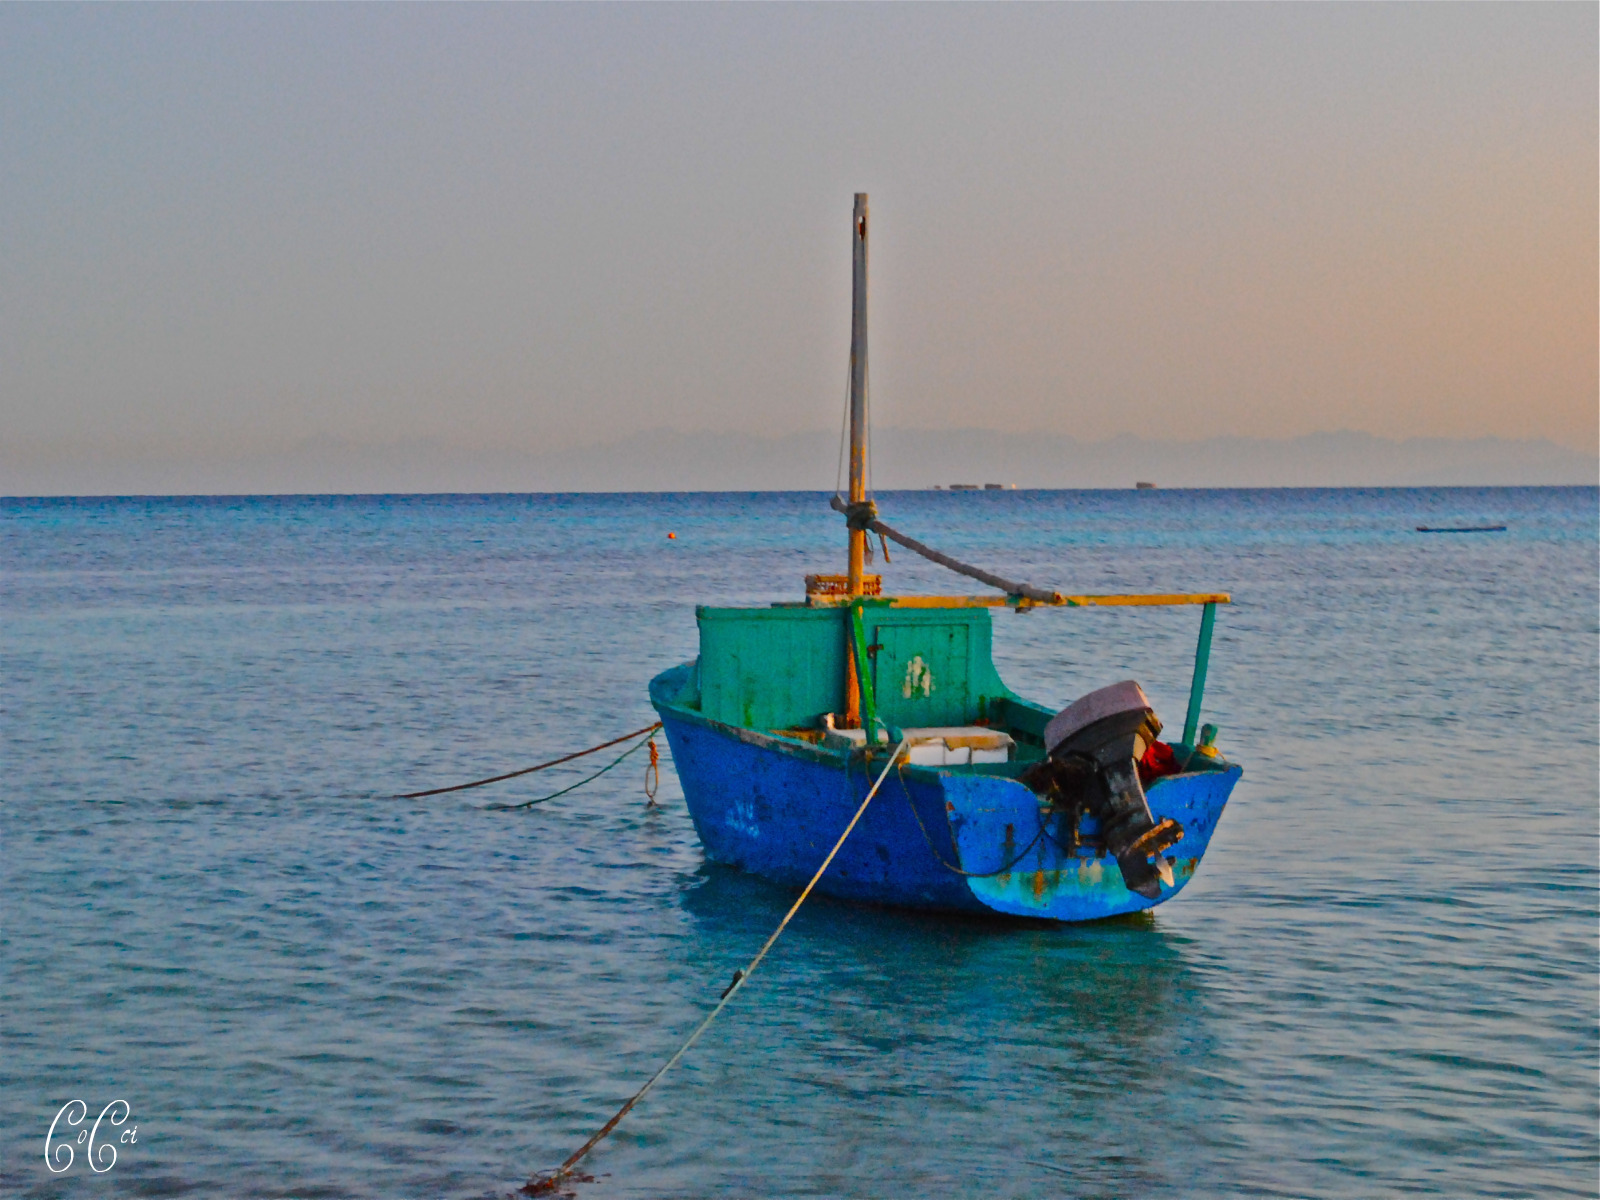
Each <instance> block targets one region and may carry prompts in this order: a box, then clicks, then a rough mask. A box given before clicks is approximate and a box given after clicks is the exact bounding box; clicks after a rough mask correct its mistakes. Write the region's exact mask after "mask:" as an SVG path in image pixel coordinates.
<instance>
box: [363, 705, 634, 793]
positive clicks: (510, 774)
mask: <svg viewBox="0 0 1600 1200" xmlns="http://www.w3.org/2000/svg"><path fill="white" fill-rule="evenodd" d="M660 728H661V722H660V721H657V722H656V723H655V724H654V725H646V726H645V727H644V728H643V729H635V730H634V731H633V732H632V733H625V734H623V735H622V736H621V737H619V738H612V739H611V740H610V741H609V742H601V743H600V744H599V745H598V746H590V747H589V748H588V749H587V750H579V751H578V752H577V753H576V754H565V755H562V756H561V757H560V758H552V759H551V760H550V761H549V762H546V763H540V764H539V765H538V766H536V767H524V768H522V770H520V771H507V772H506V773H505V774H504V775H491V776H490V777H489V778H488V779H475V780H473V781H472V782H471V783H457V784H453V785H452V786H450V787H442V788H429V789H428V790H427V791H425V792H402V793H401V794H400V795H398V796H390V797H389V799H391V800H420V799H422V798H423V797H424V796H442V795H444V794H445V793H446V792H464V791H466V790H467V789H468V788H475V787H482V786H483V785H484V784H486V783H499V782H500V781H501V780H502V779H515V778H516V777H517V776H518V775H531V774H533V773H534V772H535V771H543V770H544V769H545V768H546V767H558V766H560V765H561V764H562V763H564V762H571V761H572V760H573V759H575V758H582V757H583V756H584V755H586V754H593V753H595V752H596V751H598V750H605V749H607V748H609V747H611V746H617V745H621V744H622V743H623V742H626V741H628V740H629V739H630V738H636V737H642V736H643V735H644V734H647V733H654V732H655V731H656V730H658V729H660Z"/></svg>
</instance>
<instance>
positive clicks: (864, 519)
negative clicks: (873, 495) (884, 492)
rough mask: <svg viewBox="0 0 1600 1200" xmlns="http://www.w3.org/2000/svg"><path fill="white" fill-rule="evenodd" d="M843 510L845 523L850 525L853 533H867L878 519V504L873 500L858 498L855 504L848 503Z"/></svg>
mask: <svg viewBox="0 0 1600 1200" xmlns="http://www.w3.org/2000/svg"><path fill="white" fill-rule="evenodd" d="M842 511H843V512H844V519H845V524H846V525H848V526H849V527H850V532H851V533H866V532H867V531H868V530H869V529H871V528H872V523H873V522H874V521H876V520H877V519H878V506H877V504H876V503H875V502H874V501H871V500H857V501H855V502H854V503H853V504H846V505H845V506H844V508H843V510H842Z"/></svg>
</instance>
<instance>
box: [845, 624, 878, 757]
mask: <svg viewBox="0 0 1600 1200" xmlns="http://www.w3.org/2000/svg"><path fill="white" fill-rule="evenodd" d="M861 608H862V605H861V601H859V600H857V601H856V602H855V603H854V604H852V605H851V606H850V631H851V633H852V634H853V635H854V636H853V637H852V638H851V639H850V640H851V641H852V642H854V643H855V655H856V683H857V685H858V687H859V689H860V692H861V728H863V729H865V730H866V731H867V745H868V746H871V745H873V744H875V743H876V742H877V740H878V730H877V725H878V713H877V705H875V704H874V703H873V700H872V676H870V675H868V674H867V626H866V622H865V621H863V620H862V619H861Z"/></svg>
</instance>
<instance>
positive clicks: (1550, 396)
mask: <svg viewBox="0 0 1600 1200" xmlns="http://www.w3.org/2000/svg"><path fill="white" fill-rule="evenodd" d="M1597 63H1600V8H1597V7H1596V6H1595V5H1593V4H1557V5H1543V4H1515V5H1498V4H1473V5H1454V4H1427V5H1408V4H1386V5H1323V4H1292V5H1291V4H1253V5H1215V6H1214V5H1205V4H1185V5H1154V4H1149V5H1099V4H1073V5H1065V6H1045V5H1027V6H1021V5H1018V6H1002V5H990V6H965V5H937V6H922V5H894V6H870V5H869V6H840V5H817V6H786V5H765V4H763V5H731V6H722V5H694V6H676V5H669V4H663V5H650V6H642V7H641V6H632V5H626V4H622V5H592V6H591V5H583V6H563V5H537V6H513V5H490V6H457V5H451V6H429V5H403V6H372V5H360V6H333V5H312V6H300V5H297V6H289V5H273V6H251V5H226V6H176V5H163V6H83V7H79V6H71V5H6V6H3V7H0V111H3V113H4V119H3V120H0V263H3V264H4V265H3V267H0V425H3V434H0V440H3V441H4V443H5V447H4V449H5V451H6V453H8V454H10V455H12V456H13V457H17V456H22V457H25V458H28V459H29V460H31V461H34V462H36V463H49V462H56V461H59V462H62V463H71V462H72V461H74V460H83V459H86V458H92V459H95V460H96V461H110V460H112V459H116V458H117V457H118V456H126V457H138V456H139V455H150V454H161V455H166V456H169V457H171V456H177V457H180V458H181V457H184V456H188V457H191V458H194V459H196V460H200V459H204V458H206V457H208V456H210V457H213V458H214V457H217V456H224V457H226V456H229V455H233V456H237V455H241V454H251V453H268V452H277V451H280V450H282V449H283V448H284V447H289V446H293V445H296V444H299V443H303V442H305V441H307V440H317V439H321V440H323V441H327V442H333V443H338V444H346V443H348V444H352V445H372V444H387V443H397V442H407V443H412V442H417V441H422V442H428V441H432V442H436V443H440V444H448V445H450V446H453V447H459V448H466V449H468V450H471V449H474V448H476V449H482V450H485V451H489V450H492V451H494V452H495V453H502V454H503V453H525V454H529V455H550V454H559V453H561V452H562V451H564V450H567V449H569V448H573V447H580V446H586V445H593V444H596V443H604V442H607V441H612V440H620V439H625V438H628V437H632V436H635V435H637V434H639V433H640V432H641V431H648V430H652V429H666V430H675V431H679V432H691V433H692V432H694V431H702V430H703V431H716V432H719V433H739V434H759V435H769V436H781V435H789V434H796V433H803V432H808V431H820V430H835V429H837V428H838V422H839V418H840V412H841V406H842V404H843V399H844V388H845V382H846V377H845V372H846V358H847V353H848V344H849V314H850V212H851V204H852V197H853V193H855V192H857V191H865V192H868V193H869V194H870V196H871V209H872V235H871V255H872V258H871V280H872V284H871V286H872V305H871V323H872V325H871V328H872V333H871V356H872V357H871V369H872V404H873V420H874V422H875V424H877V425H879V426H893V427H900V428H906V429H927V430H950V429H961V428H982V429H988V430H995V431H998V432H1002V433H1008V434H1017V433H1030V432H1038V433H1049V434H1069V435H1072V436H1074V437H1077V438H1083V439H1090V440H1094V439H1102V438H1111V437H1115V436H1118V435H1123V434H1134V435H1139V436H1142V437H1160V438H1178V439H1199V438H1206V437H1214V436H1241V437H1252V438H1292V437H1298V436H1302V435H1305V434H1310V433H1317V432H1321V431H1332V430H1356V431H1361V432H1365V433H1371V434H1376V435H1380V436H1383V437H1388V438H1412V437H1462V438H1481V437H1502V438H1546V439H1549V440H1551V441H1553V442H1555V443H1556V444H1557V445H1559V446H1562V447H1566V448H1569V449H1577V450H1582V451H1584V452H1586V453H1590V452H1593V451H1594V448H1595V446H1596V441H1597V438H1600V416H1597V390H1600V377H1597V328H1600V302H1597V292H1600V285H1597V270H1600V267H1597V261H1600V259H1597V256H1600V246H1597V227H1600V196H1597V179H1600V152H1597V144H1600V129H1597V110H1600V101H1597V96H1600V68H1597ZM831 482H832V481H831V480H820V481H819V483H818V486H821V487H826V486H829V485H830V484H831Z"/></svg>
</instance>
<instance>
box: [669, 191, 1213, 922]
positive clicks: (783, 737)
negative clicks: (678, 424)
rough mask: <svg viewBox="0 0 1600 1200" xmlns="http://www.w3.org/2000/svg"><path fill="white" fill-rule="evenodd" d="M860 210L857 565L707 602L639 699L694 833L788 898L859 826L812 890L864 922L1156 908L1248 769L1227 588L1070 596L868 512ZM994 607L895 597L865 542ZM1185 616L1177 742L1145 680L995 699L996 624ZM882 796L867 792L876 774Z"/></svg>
mask: <svg viewBox="0 0 1600 1200" xmlns="http://www.w3.org/2000/svg"><path fill="white" fill-rule="evenodd" d="M867 216H868V205H867V197H866V195H865V194H858V195H857V196H856V198H855V209H854V213H853V216H852V233H851V237H852V249H853V253H852V263H853V281H854V282H853V296H852V299H853V304H852V308H853V315H852V327H851V348H850V357H851V364H850V366H851V369H850V397H849V404H850V411H849V436H850V474H849V480H850V482H849V494H848V499H847V500H846V499H845V498H842V497H840V496H838V495H837V494H836V495H835V496H834V497H833V499H832V501H831V504H832V506H833V507H834V508H835V509H837V510H838V511H840V512H841V513H843V514H844V516H845V518H846V522H845V523H846V534H847V539H846V541H847V550H848V557H847V570H846V572H845V574H843V575H833V574H817V575H810V576H807V577H806V581H805V582H806V587H805V596H804V599H798V600H796V599H780V600H776V601H774V602H772V603H771V604H769V605H768V606H766V607H749V608H730V607H711V606H700V607H698V608H697V609H696V619H697V622H698V625H699V635H700V643H699V655H698V657H696V658H695V659H693V660H692V661H690V662H686V663H682V664H680V665H678V666H675V667H672V668H670V669H668V670H666V671H664V672H662V673H661V674H660V675H658V676H656V677H655V679H653V680H652V681H651V683H650V700H651V703H652V705H653V706H654V707H655V709H656V712H657V713H658V714H659V717H660V721H661V725H662V728H663V731H664V733H665V735H666V738H667V742H668V744H669V746H670V748H671V751H672V758H673V762H674V765H675V766H676V769H677V773H678V777H679V780H680V782H681V784H682V787H683V794H684V800H685V803H686V805H687V807H688V810H689V814H690V817H691V818H692V820H693V822H694V826H695V830H696V832H697V833H698V835H699V838H700V841H701V843H702V845H703V846H704V848H705V852H706V855H707V857H708V858H709V859H710V860H712V861H713V862H718V863H724V864H728V865H731V866H734V867H738V868H741V869H743V870H745V871H749V872H752V873H754V874H757V875H760V876H764V877H766V878H768V879H771V880H774V881H776V882H778V883H780V884H783V885H787V886H791V887H800V886H803V885H805V884H806V883H807V881H808V880H810V879H811V877H812V876H813V874H814V873H815V872H816V871H817V869H818V867H819V866H820V865H821V864H822V863H823V861H824V859H825V856H826V855H827V854H828V852H829V850H830V848H832V847H834V846H835V843H836V842H838V839H839V838H840V836H841V834H842V833H843V832H844V831H845V830H846V829H847V827H848V826H849V824H850V822H851V820H852V817H853V816H854V815H855V814H856V811H857V809H858V808H859V807H860V806H861V805H862V804H863V802H864V801H865V800H867V799H870V800H871V803H870V804H868V805H867V807H866V809H865V811H864V812H863V813H862V814H861V816H860V821H859V824H858V825H857V826H856V827H855V828H854V830H853V831H852V832H851V833H850V834H849V836H848V837H846V838H845V840H844V842H843V843H842V844H841V845H839V847H838V852H837V854H836V856H835V858H834V859H833V861H832V863H831V865H829V867H828V869H827V870H826V871H825V872H824V873H823V875H822V876H821V878H820V880H819V881H818V883H817V890H818V891H821V892H823V893H826V894H829V895H832V896H834V897H838V898H841V899H845V900H849V901H856V902H862V903H868V904H875V905H888V906H895V907H904V908H912V909H925V910H932V911H938V912H949V913H971V914H1000V915H1003V916H1006V917H1023V918H1038V919H1043V920H1049V921H1067V922H1071V921H1086V920H1096V919H1100V918H1105V917H1114V916H1118V915H1121V914H1125V913H1132V912H1137V911H1140V910H1143V909H1148V908H1151V907H1153V906H1154V905H1157V904H1162V903H1165V902H1166V901H1168V900H1170V899H1172V897H1174V896H1176V895H1177V894H1178V893H1179V892H1181V891H1182V890H1183V889H1184V887H1185V886H1186V885H1187V884H1188V882H1189V881H1190V880H1191V879H1192V878H1193V877H1194V874H1195V872H1196V870H1197V869H1198V868H1199V865H1200V862H1201V859H1202V858H1203V857H1204V855H1205V852H1206V849H1207V848H1208V847H1209V845H1210V843H1211V839H1212V837H1213V835H1214V834H1215V832H1216V828H1217V823H1218V821H1219V820H1220V818H1221V816H1222V812H1223V808H1224V806H1225V805H1226V804H1227V801H1228V797H1229V795H1230V794H1231V793H1232V791H1233V787H1234V785H1235V784H1236V783H1237V782H1238V780H1239V778H1240V775H1241V773H1242V769H1241V767H1240V766H1239V765H1238V764H1236V763H1233V762H1230V761H1229V760H1228V759H1227V758H1226V757H1225V756H1224V755H1223V754H1222V752H1221V750H1220V749H1219V748H1218V747H1217V745H1216V727H1215V726H1214V725H1210V724H1206V725H1201V724H1200V718H1201V715H1202V714H1201V709H1202V704H1203V699H1204V692H1205V683H1206V674H1207V670H1208V664H1209V658H1210V652H1211V640H1212V631H1213V627H1214V623H1215V618H1216V613H1217V609H1218V607H1219V606H1221V605H1226V604H1228V603H1230V602H1231V597H1230V596H1229V595H1228V594H1226V593H1195V594H1182V595H1068V594H1063V593H1061V592H1058V591H1053V590H1049V589H1044V588H1039V587H1034V586H1032V585H1028V584H1023V583H1017V582H1015V581H1012V580H1008V579H1005V578H1003V577H1000V576H998V575H994V574H992V573H990V572H987V571H984V570H981V569H979V568H977V567H973V566H970V565H969V564H965V563H961V562H958V561H957V560H955V559H952V558H950V557H949V556H948V555H944V554H942V553H940V552H939V551H937V550H934V549H932V548H931V547H929V546H926V545H924V544H923V543H921V542H919V541H917V540H915V539H913V538H910V537H907V536H906V535H904V534H902V533H900V532H899V531H898V530H896V529H894V528H893V527H892V526H890V525H888V524H887V523H886V522H884V521H882V520H881V519H880V518H879V515H878V513H877V509H876V505H875V503H874V501H873V500H872V499H871V498H870V497H869V495H868V494H867V479H866V445H867V391H866V382H867V320H866V318H867ZM873 534H876V535H878V537H880V538H882V539H884V550H885V553H887V543H888V541H890V540H892V541H895V542H896V543H897V544H899V545H900V546H902V547H904V548H907V549H910V550H912V551H913V552H915V553H918V554H922V555H924V556H925V557H928V558H930V559H931V560H933V561H935V562H939V563H941V564H943V565H945V566H947V567H950V568H952V569H953V570H955V571H958V572H959V573H961V574H963V575H966V576H968V577H971V578H974V579H977V580H979V581H980V582H983V583H984V584H986V585H988V586H989V587H991V588H992V589H994V593H993V594H979V595H949V596H894V595H885V594H884V593H883V590H882V577H881V576H877V575H871V574H868V573H867V572H866V569H865V568H866V565H867V560H868V538H869V536H871V535H873ZM1170 604H1182V605H1196V606H1198V607H1199V609H1200V613H1201V618H1200V631H1199V639H1198V642H1197V646H1196V652H1195V665H1194V673H1193V676H1192V678H1191V680H1190V688H1189V703H1188V709H1187V712H1186V714H1185V720H1184V725H1183V731H1182V735H1181V737H1180V738H1179V739H1178V740H1176V741H1171V742H1163V741H1161V740H1160V733H1161V730H1162V725H1161V722H1160V720H1159V718H1158V717H1157V716H1156V714H1155V712H1154V711H1153V709H1152V708H1151V706H1150V703H1149V700H1148V699H1147V698H1146V696H1145V693H1144V691H1143V689H1142V688H1141V687H1140V685H1139V684H1138V683H1137V682H1136V681H1134V680H1120V681H1112V682H1109V683H1108V684H1107V686H1105V687H1102V688H1098V689H1096V690H1095V691H1093V692H1091V693H1089V694H1088V695H1086V696H1083V697H1080V698H1079V699H1078V700H1076V701H1074V702H1073V704H1071V705H1069V706H1068V707H1067V708H1066V709H1063V710H1061V711H1059V712H1057V711H1055V710H1053V709H1051V708H1049V707H1046V706H1044V705H1040V704H1037V703H1035V702H1033V701H1030V700H1027V699H1025V698H1023V697H1022V696H1019V695H1017V694H1016V693H1015V692H1013V691H1012V690H1011V689H1010V688H1008V687H1007V686H1006V684H1005V683H1004V681H1003V680H1002V679H1001V678H1000V675H999V673H998V671H997V670H996V669H995V666H994V663H993V660H992V655H991V639H992V616H991V614H992V612H993V611H994V610H996V609H1009V610H1012V611H1022V610H1028V609H1034V608H1081V607H1089V606H1097V605H1170ZM875 779H876V780H879V781H880V790H879V791H878V792H877V793H876V794H875V795H869V793H870V789H871V788H872V787H873V786H874V780H875Z"/></svg>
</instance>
